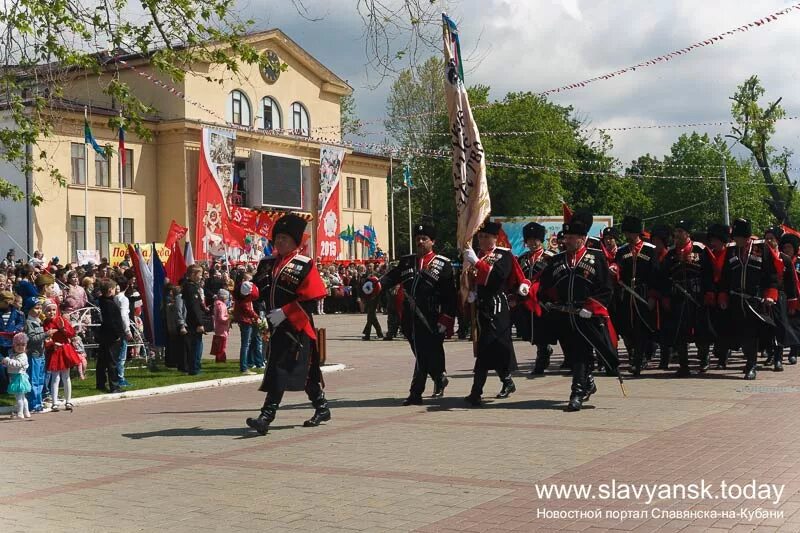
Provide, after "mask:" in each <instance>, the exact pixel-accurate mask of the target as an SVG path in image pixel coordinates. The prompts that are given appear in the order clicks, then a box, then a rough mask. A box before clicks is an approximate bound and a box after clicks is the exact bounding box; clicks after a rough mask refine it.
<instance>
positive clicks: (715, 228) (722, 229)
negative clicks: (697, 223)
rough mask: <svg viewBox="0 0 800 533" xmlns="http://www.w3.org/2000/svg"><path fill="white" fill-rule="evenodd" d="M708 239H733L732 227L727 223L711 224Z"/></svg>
mask: <svg viewBox="0 0 800 533" xmlns="http://www.w3.org/2000/svg"><path fill="white" fill-rule="evenodd" d="M707 233H708V240H711V239H719V240H721V241H722V242H725V243H727V242H729V241H730V240H731V228H730V227H729V226H726V225H725V224H711V225H710V226H709V227H708V230H707Z"/></svg>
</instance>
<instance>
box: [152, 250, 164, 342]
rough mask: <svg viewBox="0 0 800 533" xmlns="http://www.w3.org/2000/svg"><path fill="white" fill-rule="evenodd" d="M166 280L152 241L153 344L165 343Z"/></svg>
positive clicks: (162, 265)
mask: <svg viewBox="0 0 800 533" xmlns="http://www.w3.org/2000/svg"><path fill="white" fill-rule="evenodd" d="M166 280H167V272H166V271H165V270H164V264H163V263H161V258H160V257H158V253H157V252H156V245H155V243H153V344H154V345H156V346H162V347H163V346H166V345H167V332H166V331H165V330H164V315H163V307H162V304H163V301H164V283H165V282H166Z"/></svg>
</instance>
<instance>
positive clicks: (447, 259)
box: [433, 254, 450, 263]
mask: <svg viewBox="0 0 800 533" xmlns="http://www.w3.org/2000/svg"><path fill="white" fill-rule="evenodd" d="M433 258H434V259H441V260H442V261H447V262H448V263H449V262H450V258H449V257H447V256H444V255H439V254H436V255H435V256H434V257H433Z"/></svg>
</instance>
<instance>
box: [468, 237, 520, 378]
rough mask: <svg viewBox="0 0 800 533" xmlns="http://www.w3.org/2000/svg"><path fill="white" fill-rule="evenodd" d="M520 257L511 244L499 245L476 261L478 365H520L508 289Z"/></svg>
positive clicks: (510, 367) (507, 367) (501, 368)
mask: <svg viewBox="0 0 800 533" xmlns="http://www.w3.org/2000/svg"><path fill="white" fill-rule="evenodd" d="M516 261H517V258H516V257H514V254H513V253H512V252H511V250H509V249H508V248H495V249H494V250H492V251H491V252H489V253H486V254H482V255H481V257H480V260H479V261H478V263H477V264H476V265H475V270H476V271H477V276H476V279H475V281H476V289H477V298H476V301H475V304H476V308H477V318H478V320H477V324H474V326H475V327H477V328H478V349H477V353H476V357H477V359H478V360H477V361H475V369H476V370H477V369H478V368H479V367H482V368H484V369H489V370H497V371H498V372H511V371H513V370H516V369H517V356H516V354H515V353H514V344H513V342H512V339H511V315H510V312H509V305H508V297H507V296H506V291H507V290H509V289H513V290H516V289H517V288H516V287H510V286H509V285H512V284H513V282H512V281H511V280H513V279H514V277H515V269H517V268H519V267H518V265H516V264H515V263H516Z"/></svg>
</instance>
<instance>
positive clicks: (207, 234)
mask: <svg viewBox="0 0 800 533" xmlns="http://www.w3.org/2000/svg"><path fill="white" fill-rule="evenodd" d="M235 142H236V132H235V131H226V130H217V129H213V128H203V131H202V136H201V141H200V158H199V161H198V170H197V220H196V225H195V227H196V231H195V250H194V252H195V256H196V259H201V260H203V259H209V258H210V257H222V256H224V255H225V252H226V250H225V245H226V244H230V243H231V239H232V237H231V234H230V230H229V228H228V224H229V223H230V219H231V210H230V207H229V206H228V198H229V197H230V194H231V192H232V191H233V162H234V147H235Z"/></svg>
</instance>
